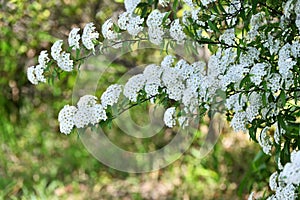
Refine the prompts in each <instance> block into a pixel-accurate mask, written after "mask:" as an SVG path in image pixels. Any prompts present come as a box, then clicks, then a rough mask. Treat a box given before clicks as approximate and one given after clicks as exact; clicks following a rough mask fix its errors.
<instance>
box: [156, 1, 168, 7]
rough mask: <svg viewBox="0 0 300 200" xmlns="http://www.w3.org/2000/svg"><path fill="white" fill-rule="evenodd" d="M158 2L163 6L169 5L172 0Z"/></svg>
mask: <svg viewBox="0 0 300 200" xmlns="http://www.w3.org/2000/svg"><path fill="white" fill-rule="evenodd" d="M158 3H159V4H160V5H162V6H163V7H167V6H168V4H169V3H170V0H158Z"/></svg>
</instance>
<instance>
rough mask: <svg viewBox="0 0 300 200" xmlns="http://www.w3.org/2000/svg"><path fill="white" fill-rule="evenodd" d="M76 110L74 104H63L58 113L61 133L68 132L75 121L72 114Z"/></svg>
mask: <svg viewBox="0 0 300 200" xmlns="http://www.w3.org/2000/svg"><path fill="white" fill-rule="evenodd" d="M76 112H77V108H76V107H75V106H69V105H65V106H64V107H63V109H61V110H60V112H59V114H58V121H59V129H60V132H61V133H64V134H70V133H71V131H72V129H73V127H74V125H75V123H74V116H75V113H76Z"/></svg>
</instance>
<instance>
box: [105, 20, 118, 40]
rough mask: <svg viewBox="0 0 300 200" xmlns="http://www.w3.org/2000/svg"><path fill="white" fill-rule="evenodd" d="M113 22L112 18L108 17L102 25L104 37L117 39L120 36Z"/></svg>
mask: <svg viewBox="0 0 300 200" xmlns="http://www.w3.org/2000/svg"><path fill="white" fill-rule="evenodd" d="M113 25H114V24H113V22H112V19H108V20H106V21H105V22H104V24H103V25H102V35H103V37H104V38H106V39H108V40H116V39H117V38H118V34H117V33H115V32H114V31H113Z"/></svg>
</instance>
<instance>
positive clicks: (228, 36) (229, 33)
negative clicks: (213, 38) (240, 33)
mask: <svg viewBox="0 0 300 200" xmlns="http://www.w3.org/2000/svg"><path fill="white" fill-rule="evenodd" d="M220 41H224V42H225V44H228V45H233V44H234V43H235V34H234V28H232V29H227V30H226V31H225V32H224V33H223V35H221V36H220Z"/></svg>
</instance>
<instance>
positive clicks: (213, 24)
mask: <svg viewBox="0 0 300 200" xmlns="http://www.w3.org/2000/svg"><path fill="white" fill-rule="evenodd" d="M207 23H208V26H209V28H210V29H211V30H213V31H215V32H216V33H219V32H220V30H219V29H218V27H217V25H216V24H215V23H213V22H212V21H211V20H208V21H207Z"/></svg>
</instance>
